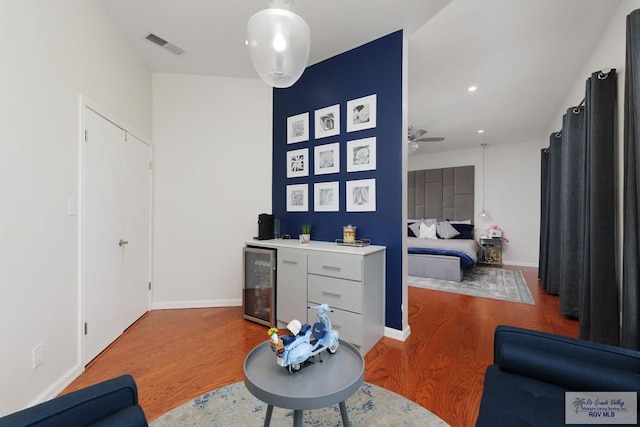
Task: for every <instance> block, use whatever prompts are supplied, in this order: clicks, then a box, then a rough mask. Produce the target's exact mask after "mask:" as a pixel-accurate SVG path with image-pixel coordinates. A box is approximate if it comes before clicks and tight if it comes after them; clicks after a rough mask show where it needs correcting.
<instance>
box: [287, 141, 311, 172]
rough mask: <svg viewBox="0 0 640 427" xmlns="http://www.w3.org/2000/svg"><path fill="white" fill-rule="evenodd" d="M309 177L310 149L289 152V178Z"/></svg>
mask: <svg viewBox="0 0 640 427" xmlns="http://www.w3.org/2000/svg"><path fill="white" fill-rule="evenodd" d="M301 176H309V149H308V148H301V149H299V150H291V151H287V178H299V177H301Z"/></svg>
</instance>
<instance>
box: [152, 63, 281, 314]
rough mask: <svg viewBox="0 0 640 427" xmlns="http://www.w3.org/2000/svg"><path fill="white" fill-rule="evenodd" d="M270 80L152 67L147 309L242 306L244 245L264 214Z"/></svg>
mask: <svg viewBox="0 0 640 427" xmlns="http://www.w3.org/2000/svg"><path fill="white" fill-rule="evenodd" d="M271 112H272V89H271V88H270V87H268V86H267V85H266V84H265V83H263V82H262V81H261V80H258V79H237V78H224V77H211V76H193V75H177V74H154V76H153V139H154V156H155V167H154V176H155V181H154V182H155V193H154V246H153V247H154V268H153V282H154V285H153V308H176V307H211V306H228V305H241V303H242V247H243V246H244V242H245V241H246V240H248V239H251V238H252V236H255V235H257V232H258V225H257V219H258V214H259V213H262V212H265V213H271V191H272V190H271V164H272V161H271V159H272V157H271V153H272V144H271V140H272V113H271Z"/></svg>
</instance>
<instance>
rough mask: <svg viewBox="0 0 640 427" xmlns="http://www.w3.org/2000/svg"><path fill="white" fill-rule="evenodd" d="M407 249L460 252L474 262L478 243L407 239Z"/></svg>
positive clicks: (459, 240)
mask: <svg viewBox="0 0 640 427" xmlns="http://www.w3.org/2000/svg"><path fill="white" fill-rule="evenodd" d="M407 247H408V248H429V249H444V250H449V251H457V252H462V253H464V254H466V255H468V256H469V257H470V258H471V259H473V261H474V262H477V261H478V250H479V249H480V246H478V242H476V241H475V240H473V239H420V238H418V237H407Z"/></svg>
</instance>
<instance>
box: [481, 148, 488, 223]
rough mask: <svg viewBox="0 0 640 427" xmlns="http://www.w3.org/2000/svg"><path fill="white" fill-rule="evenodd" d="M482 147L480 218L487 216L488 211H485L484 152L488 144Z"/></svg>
mask: <svg viewBox="0 0 640 427" xmlns="http://www.w3.org/2000/svg"><path fill="white" fill-rule="evenodd" d="M480 145H481V146H482V210H481V211H480V214H479V215H480V218H484V217H486V216H487V211H486V210H485V209H484V188H485V187H484V182H485V180H484V176H485V153H484V150H485V148H486V147H487V144H480Z"/></svg>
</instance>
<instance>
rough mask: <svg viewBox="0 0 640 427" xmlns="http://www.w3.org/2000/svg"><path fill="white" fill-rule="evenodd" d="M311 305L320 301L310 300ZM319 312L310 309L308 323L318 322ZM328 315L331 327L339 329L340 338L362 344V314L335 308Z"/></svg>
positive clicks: (358, 344)
mask: <svg viewBox="0 0 640 427" xmlns="http://www.w3.org/2000/svg"><path fill="white" fill-rule="evenodd" d="M309 305H310V306H313V305H318V303H316V302H311V301H309ZM317 314H318V311H317V310H309V311H308V319H307V323H309V324H310V325H313V324H314V323H315V322H316V315H317ZM327 316H329V320H331V327H332V328H333V329H335V330H336V331H338V335H339V337H340V339H343V340H345V341H347V342H350V343H351V344H354V345H357V346H361V345H362V343H363V342H362V337H363V334H362V316H361V315H360V314H355V313H350V312H348V311H343V310H338V309H335V310H333V313H327ZM338 351H340V350H338Z"/></svg>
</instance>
